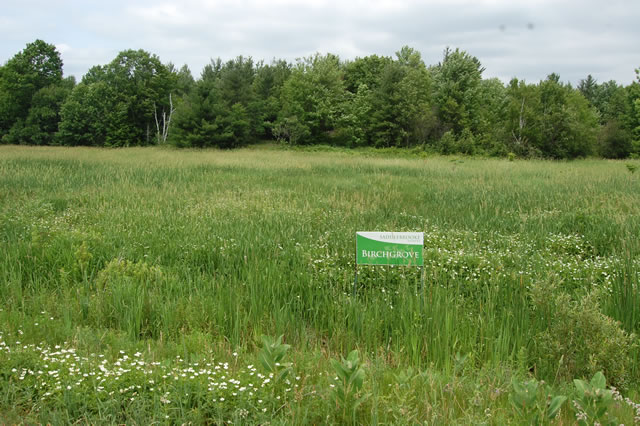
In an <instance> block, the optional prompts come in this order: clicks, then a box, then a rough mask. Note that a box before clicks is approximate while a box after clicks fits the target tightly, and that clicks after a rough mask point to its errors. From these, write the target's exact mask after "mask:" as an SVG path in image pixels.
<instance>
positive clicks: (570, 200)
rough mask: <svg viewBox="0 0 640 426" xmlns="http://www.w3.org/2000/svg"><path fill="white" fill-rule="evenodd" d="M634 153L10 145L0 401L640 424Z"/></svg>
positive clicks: (138, 415) (8, 419)
mask: <svg viewBox="0 0 640 426" xmlns="http://www.w3.org/2000/svg"><path fill="white" fill-rule="evenodd" d="M639 165H640V163H638V161H637V160H635V161H631V160H630V161H626V162H621V161H604V160H582V161H575V162H549V161H507V160H501V159H476V158H446V157H429V158H423V157H420V156H417V155H416V156H409V155H405V156H400V155H399V154H397V153H396V154H393V153H386V154H381V153H376V152H375V151H363V152H347V151H340V150H327V152H306V151H292V150H283V149H278V148H274V147H270V148H259V147H255V148H251V149H243V150H238V151H231V152H226V151H176V150H171V149H161V148H131V149H121V150H115V149H114V150H107V149H105V150H103V149H89V148H73V149H71V148H33V147H31V148H27V147H15V146H0V422H2V423H13V422H20V421H24V422H27V423H36V422H42V423H54V424H55V423H62V422H64V423H69V422H81V423H85V422H88V423H143V424H148V423H150V422H152V421H153V422H158V423H165V422H166V423H185V422H190V421H191V422H195V423H234V424H246V423H261V424H264V423H267V422H271V423H287V424H289V423H291V424H309V423H315V424H322V423H370V424H377V423H401V424H403V423H416V422H423V423H435V424H470V423H474V424H482V423H486V424H505V423H526V422H528V421H532V419H533V417H532V416H534V415H539V416H545V415H546V414H548V412H549V408H550V407H548V406H547V404H546V402H545V401H547V400H549V401H550V400H551V397H552V396H554V395H565V396H567V398H568V399H567V400H566V401H565V402H564V404H563V405H562V407H561V409H560V410H559V415H558V416H557V417H555V419H553V420H552V423H557V424H572V423H574V422H576V421H577V419H579V418H583V416H585V417H586V422H587V423H589V422H593V421H598V422H600V423H603V424H604V422H605V421H606V420H612V419H613V417H616V418H617V419H616V420H617V422H618V423H624V424H633V423H634V421H635V422H636V423H640V406H638V405H635V403H637V402H640V393H639V392H638V390H639V389H640V348H639V347H638V344H639V339H638V336H637V335H638V334H639V332H640V288H639V284H638V282H639V277H640V174H638V173H633V172H632V171H633V169H634V166H635V167H638V166H639ZM627 166H629V167H627ZM356 231H417V232H424V235H425V246H424V258H425V267H424V276H425V281H424V286H422V285H421V282H420V274H421V271H420V270H418V269H409V268H403V267H395V268H392V267H360V270H359V277H358V288H357V292H356V295H355V296H353V294H352V286H353V281H354V267H355V265H354V263H355V259H354V257H355V256H354V251H355V232H356ZM262 336H270V338H269V337H267V340H266V342H265V341H263V339H262ZM278 336H283V338H282V341H281V342H280V341H279V340H278V339H277V337H278ZM353 350H357V351H358V352H357V354H356V353H352V354H351V357H350V358H349V359H347V355H348V354H349V353H350V352H351V351H353ZM599 371H601V372H603V373H604V376H605V377H606V379H607V385H608V386H614V387H615V389H613V391H612V390H611V389H609V390H608V391H605V392H600V394H607V392H609V393H608V394H607V395H610V396H611V397H612V398H613V399H612V400H611V401H608V400H606V398H605V399H602V398H601V399H600V400H593V401H590V402H589V401H587V402H584V401H583V400H581V397H582V399H584V398H587V397H588V392H587V396H584V395H583V394H581V392H580V386H579V385H576V384H575V383H574V382H573V379H585V380H587V381H588V380H590V379H591V378H592V377H593V376H594V374H595V373H597V372H599ZM532 380H537V382H533V381H532ZM542 381H544V383H542ZM518 384H522V386H525V385H527V386H534V385H537V386H538V387H537V388H535V389H536V392H537V393H536V395H537V397H536V398H534V400H533V402H532V401H529V402H522V401H520V400H519V399H518V396H517V395H518V389H520V388H519V385H518ZM530 389H534V388H530ZM532 392H533V391H532ZM530 393H531V392H530ZM581 401H582V402H581ZM558 402H559V401H558ZM581 404H582V405H581ZM589 404H591V405H589ZM591 406H593V407H596V408H601V407H606V412H605V413H604V414H602V415H601V416H600V417H597V416H598V413H597V410H596V409H594V410H591V411H590V408H589V407H591ZM634 417H635V419H634ZM533 421H534V423H538V422H542V421H543V417H540V418H537V419H535V420H533ZM544 421H546V420H544ZM589 424H590V423H589Z"/></svg>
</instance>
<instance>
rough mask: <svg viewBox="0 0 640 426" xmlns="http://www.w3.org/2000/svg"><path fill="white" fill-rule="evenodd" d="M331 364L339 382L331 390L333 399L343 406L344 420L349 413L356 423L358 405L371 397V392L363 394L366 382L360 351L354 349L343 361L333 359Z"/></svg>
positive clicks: (339, 405)
mask: <svg viewBox="0 0 640 426" xmlns="http://www.w3.org/2000/svg"><path fill="white" fill-rule="evenodd" d="M331 365H332V366H333V369H334V370H335V371H336V374H337V376H338V378H337V380H336V381H337V383H336V384H335V385H334V387H333V390H332V392H331V395H332V399H333V400H334V401H335V403H336V404H337V405H338V407H341V408H342V414H343V420H346V419H347V414H350V415H351V418H352V421H353V422H354V423H355V415H356V410H357V409H358V407H359V406H360V405H361V404H362V403H363V402H364V401H366V400H367V398H369V396H370V395H369V394H364V395H361V392H360V391H361V390H362V385H363V383H364V377H365V373H364V369H363V368H362V364H361V363H360V358H359V357H358V351H357V350H353V351H351V352H350V353H349V355H348V356H347V358H346V359H344V358H342V362H340V361H337V360H335V359H332V360H331Z"/></svg>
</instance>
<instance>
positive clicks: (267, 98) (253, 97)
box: [0, 40, 640, 159]
mask: <svg viewBox="0 0 640 426" xmlns="http://www.w3.org/2000/svg"><path fill="white" fill-rule="evenodd" d="M483 71H484V68H483V67H482V64H481V63H480V61H479V60H478V58H476V57H474V56H472V55H470V54H469V53H467V52H465V51H463V50H460V49H455V50H453V49H449V48H447V49H446V50H445V51H444V53H443V57H442V60H441V61H440V62H439V63H438V64H435V65H430V66H427V65H426V64H425V63H424V61H423V60H422V58H421V55H420V53H419V52H418V51H416V50H415V49H412V48H410V47H408V46H405V47H402V48H401V49H400V50H399V51H398V52H396V54H395V57H387V56H378V55H370V56H366V57H363V58H356V59H354V60H341V59H340V58H339V57H338V56H336V55H333V54H326V55H321V54H316V55H313V56H310V57H307V58H303V59H299V60H297V61H296V62H295V63H289V62H287V61H284V60H273V61H272V62H271V63H268V64H267V63H264V62H262V61H260V62H255V61H254V60H253V59H252V58H250V57H243V56H238V57H237V58H235V59H233V60H229V61H226V62H223V61H222V60H221V59H216V60H211V62H210V63H209V64H208V65H206V66H205V67H204V69H203V71H202V73H201V75H200V77H199V78H198V79H195V78H194V77H193V76H192V74H191V71H190V70H189V68H188V67H187V66H186V65H185V66H183V67H181V68H177V67H175V66H174V65H173V64H171V63H168V64H164V63H162V62H161V61H160V59H159V58H158V57H157V56H156V55H153V54H151V53H149V52H146V51H144V50H125V51H122V52H120V53H119V54H118V55H117V56H116V57H115V58H114V59H113V60H112V61H111V62H110V63H108V64H106V65H100V66H94V67H92V68H91V69H90V70H89V71H88V72H87V73H86V74H85V75H84V76H83V77H82V80H81V81H80V82H79V83H77V82H76V81H75V79H74V78H73V77H66V78H65V77H64V76H63V63H62V59H61V57H60V54H59V52H58V51H57V50H56V48H55V46H53V45H51V44H47V43H46V42H44V41H42V40H36V41H35V42H33V43H29V44H27V46H26V48H25V49H24V50H23V51H21V52H19V53H17V54H16V55H15V56H14V57H13V58H11V59H9V60H8V61H7V62H6V63H5V64H4V65H2V66H1V67H0V140H1V142H2V143H6V144H31V145H65V146H77V145H88V146H110V147H122V146H134V145H152V144H164V143H168V144H172V145H175V146H177V147H202V148H204V147H219V148H235V147H241V146H244V145H247V144H251V143H255V142H258V141H261V140H277V141H281V142H283V143H287V144H291V145H311V144H331V145H339V146H345V147H365V146H370V147H407V148H412V147H413V148H415V147H419V148H421V149H425V150H429V151H432V152H440V153H443V154H452V153H462V154H470V155H473V154H479V155H493V156H502V155H517V156H521V157H546V158H557V159H562V158H576V157H584V156H594V155H595V156H602V157H606V158H625V157H628V156H639V155H640V70H636V74H637V75H638V77H637V79H636V81H634V82H633V83H631V84H630V85H628V86H623V85H619V84H617V83H616V82H615V81H609V82H605V83H598V82H597V81H596V80H595V79H594V78H593V77H592V76H591V75H589V76H587V77H586V78H585V79H583V80H581V81H580V82H579V84H578V86H577V87H573V86H572V85H571V84H568V83H563V82H562V81H561V80H560V77H559V76H558V75H557V74H555V73H552V74H550V75H549V76H548V77H547V78H546V79H544V80H542V81H540V82H538V83H528V82H526V81H523V80H519V79H517V78H514V79H512V80H511V81H510V82H509V83H508V84H506V85H505V84H503V83H502V82H501V81H500V80H498V79H495V78H493V79H485V78H483V77H482V74H483Z"/></svg>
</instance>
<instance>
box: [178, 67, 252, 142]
mask: <svg viewBox="0 0 640 426" xmlns="http://www.w3.org/2000/svg"><path fill="white" fill-rule="evenodd" d="M254 75H255V69H254V65H253V60H252V59H251V58H248V59H246V58H244V57H242V56H239V57H237V58H236V59H235V60H231V61H228V62H227V63H225V64H222V61H221V60H220V59H218V60H217V61H212V62H211V64H209V65H207V66H206V67H205V69H204V71H203V72H202V78H201V79H200V80H199V81H198V82H196V85H195V87H194V89H193V90H192V91H191V93H189V94H187V95H186V96H185V97H184V98H183V99H182V102H181V104H180V106H179V107H178V108H177V110H176V114H175V118H174V121H173V123H174V131H173V134H172V136H171V137H170V141H171V142H172V143H173V144H174V145H176V146H179V147H198V148H204V147H212V146H215V147H219V148H237V147H239V146H242V145H245V144H247V143H248V142H250V141H251V140H252V136H255V133H256V131H255V129H256V127H257V126H258V125H259V124H262V123H260V116H259V114H257V113H252V112H256V111H252V110H253V109H255V107H256V105H255V103H254V101H255V95H254V89H253V80H254ZM252 132H254V133H253V135H252Z"/></svg>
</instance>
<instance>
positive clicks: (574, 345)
mask: <svg viewBox="0 0 640 426" xmlns="http://www.w3.org/2000/svg"><path fill="white" fill-rule="evenodd" d="M533 298H534V304H535V305H536V307H537V308H538V309H537V310H538V312H539V313H540V314H542V315H546V316H547V320H548V324H549V325H548V328H547V329H546V330H544V331H542V332H540V333H538V335H537V336H536V338H535V342H534V347H535V348H534V354H535V363H536V369H537V370H538V373H540V374H541V375H542V376H543V377H548V378H553V377H562V378H564V379H571V378H573V377H592V376H593V375H594V374H595V373H597V372H598V371H602V372H603V373H604V374H605V375H606V376H607V377H608V378H609V379H610V381H611V383H612V384H613V385H616V386H618V387H622V388H624V387H625V385H627V384H628V383H627V382H628V379H629V377H628V376H629V373H630V369H631V366H632V357H631V352H632V350H633V349H634V347H635V346H636V344H637V343H636V337H635V335H633V334H628V333H627V332H626V331H625V330H623V329H622V327H621V326H620V323H619V322H618V321H615V320H613V319H612V318H610V317H608V316H606V315H604V314H603V313H602V312H600V304H599V301H598V296H597V294H596V293H594V292H592V293H589V294H587V295H585V296H583V297H582V298H581V299H580V300H579V301H574V300H571V298H570V297H569V295H567V294H564V293H563V294H560V295H558V296H556V297H555V298H553V297H551V298H550V297H549V292H548V291H546V292H545V291H534V297H533Z"/></svg>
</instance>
